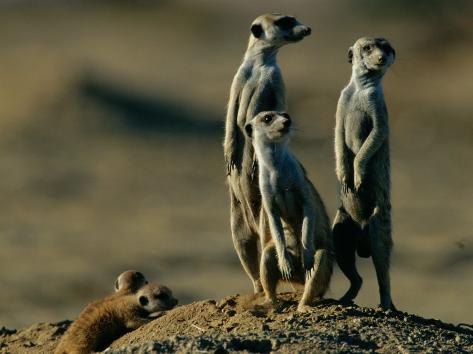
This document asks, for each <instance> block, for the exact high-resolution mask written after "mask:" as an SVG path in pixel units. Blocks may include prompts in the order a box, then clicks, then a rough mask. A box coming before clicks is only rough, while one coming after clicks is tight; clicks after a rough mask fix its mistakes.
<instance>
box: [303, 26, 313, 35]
mask: <svg viewBox="0 0 473 354" xmlns="http://www.w3.org/2000/svg"><path fill="white" fill-rule="evenodd" d="M311 33H312V29H311V28H310V27H306V29H305V30H304V35H305V36H308V35H309V34H311Z"/></svg>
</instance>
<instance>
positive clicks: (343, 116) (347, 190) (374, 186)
mask: <svg viewBox="0 0 473 354" xmlns="http://www.w3.org/2000/svg"><path fill="white" fill-rule="evenodd" d="M395 55H396V54H395V51H394V49H393V48H392V47H391V45H390V44H389V42H388V41H387V40H385V39H384V38H367V37H365V38H360V39H358V40H357V41H356V42H355V44H354V45H353V46H352V47H351V48H350V49H349V51H348V60H349V62H350V63H351V64H352V75H351V80H350V82H349V83H348V85H347V86H346V87H345V88H344V89H343V91H342V93H341V96H340V99H339V101H338V106H337V113H336V125H335V156H336V174H337V179H338V182H339V184H340V200H341V206H340V207H339V209H338V211H337V215H336V216H335V220H334V223H333V237H334V244H335V252H336V259H337V263H338V264H339V266H340V268H341V270H342V272H343V273H344V274H345V275H346V277H347V278H348V279H349V280H350V288H349V289H348V291H347V292H346V293H345V295H343V297H342V298H341V299H340V300H341V301H342V302H351V301H352V300H353V299H354V298H355V297H356V296H357V294H358V291H359V290H360V288H361V285H362V278H361V276H360V275H359V274H358V271H357V269H356V266H355V252H356V253H358V255H359V256H360V257H370V256H371V257H372V259H373V264H374V267H375V270H376V276H377V279H378V285H379V295H380V302H381V307H382V308H384V309H389V308H392V309H395V308H394V305H393V302H392V299H391V289H390V279H389V263H390V255H391V250H392V245H393V242H392V238H391V202H390V161H389V140H388V138H389V127H388V112H387V109H386V104H385V101H384V95H383V86H382V83H381V81H382V78H383V76H384V74H385V73H386V71H387V69H388V68H389V66H390V65H391V64H392V63H393V62H394V59H395Z"/></svg>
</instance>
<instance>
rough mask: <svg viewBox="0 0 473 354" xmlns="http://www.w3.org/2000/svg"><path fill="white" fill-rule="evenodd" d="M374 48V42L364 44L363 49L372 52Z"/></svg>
mask: <svg viewBox="0 0 473 354" xmlns="http://www.w3.org/2000/svg"><path fill="white" fill-rule="evenodd" d="M372 50H373V45H372V44H366V45H364V46H363V51H365V52H371V51H372Z"/></svg>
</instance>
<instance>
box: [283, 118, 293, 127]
mask: <svg viewBox="0 0 473 354" xmlns="http://www.w3.org/2000/svg"><path fill="white" fill-rule="evenodd" d="M282 124H283V125H284V128H289V127H290V126H291V120H290V119H287V118H286V119H285V120H284V121H283V123H282Z"/></svg>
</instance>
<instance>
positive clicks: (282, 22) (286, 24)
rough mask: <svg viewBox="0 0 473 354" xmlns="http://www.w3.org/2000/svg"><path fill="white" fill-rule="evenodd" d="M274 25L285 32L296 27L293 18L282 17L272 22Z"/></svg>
mask: <svg viewBox="0 0 473 354" xmlns="http://www.w3.org/2000/svg"><path fill="white" fill-rule="evenodd" d="M274 24H275V25H276V26H278V27H279V28H280V29H282V30H283V31H287V30H288V29H291V28H292V27H294V26H295V25H296V19H295V18H294V17H283V18H280V19H279V20H276V21H274Z"/></svg>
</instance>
